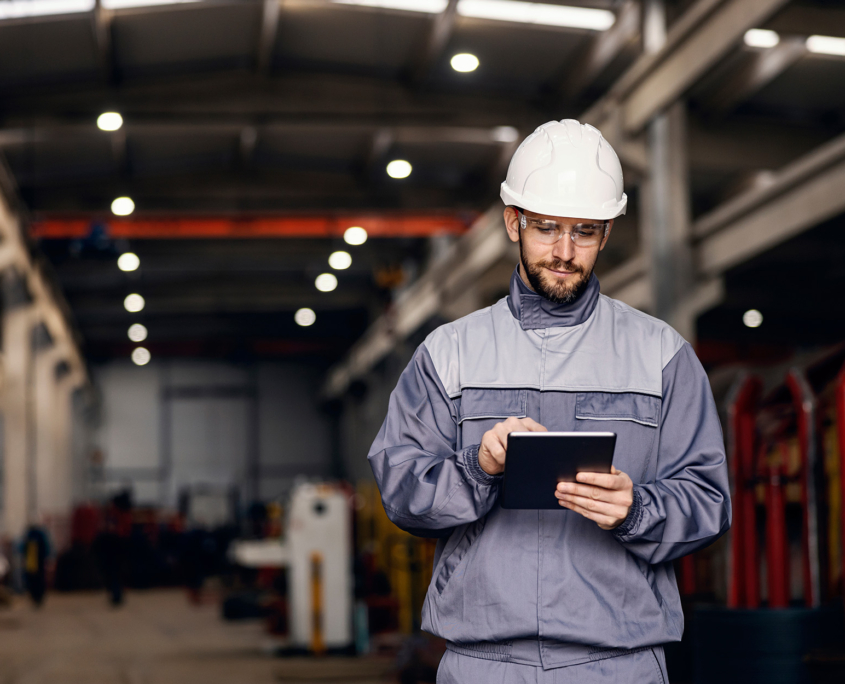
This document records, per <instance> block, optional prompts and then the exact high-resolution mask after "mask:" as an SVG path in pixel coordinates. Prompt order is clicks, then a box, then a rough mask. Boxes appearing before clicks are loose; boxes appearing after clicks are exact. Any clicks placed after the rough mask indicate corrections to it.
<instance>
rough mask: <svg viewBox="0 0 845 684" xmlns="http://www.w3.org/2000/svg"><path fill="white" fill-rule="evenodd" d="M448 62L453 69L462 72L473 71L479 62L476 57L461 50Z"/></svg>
mask: <svg viewBox="0 0 845 684" xmlns="http://www.w3.org/2000/svg"><path fill="white" fill-rule="evenodd" d="M449 63H450V64H451V65H452V68H453V69H454V70H455V71H460V72H461V73H462V74H465V73H468V72H470V71H475V70H476V69H477V68H478V64H479V62H478V57H476V56H475V55H471V54H470V53H468V52H462V53H460V54H458V55H455V56H454V57H452V59H451V61H450V62H449Z"/></svg>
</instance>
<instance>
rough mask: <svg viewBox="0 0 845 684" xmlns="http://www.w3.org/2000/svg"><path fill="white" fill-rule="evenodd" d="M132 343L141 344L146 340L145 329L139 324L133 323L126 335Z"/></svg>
mask: <svg viewBox="0 0 845 684" xmlns="http://www.w3.org/2000/svg"><path fill="white" fill-rule="evenodd" d="M126 334H127V335H129V339H130V340H132V341H133V342H143V341H144V340H146V339H147V327H146V326H144V325H141V324H140V323H133V324H132V325H130V326H129V330H128V331H127V333H126Z"/></svg>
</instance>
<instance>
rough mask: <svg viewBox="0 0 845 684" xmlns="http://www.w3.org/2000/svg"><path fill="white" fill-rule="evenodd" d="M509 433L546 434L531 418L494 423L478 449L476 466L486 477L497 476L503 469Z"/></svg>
mask: <svg viewBox="0 0 845 684" xmlns="http://www.w3.org/2000/svg"><path fill="white" fill-rule="evenodd" d="M511 432H548V430H547V429H546V428H544V427H543V426H542V425H540V423H538V422H537V421H536V420H532V419H531V418H508V419H507V420H506V421H504V422H502V423H496V424H495V425H494V426H493V428H492V429H490V430H488V431H487V432H485V433H484V436H483V437H482V438H481V446H480V447H479V448H478V465H480V466H481V469H482V470H483V471H484V472H485V473H487V474H488V475H498V474H499V473H501V472H502V471H503V470H504V469H505V456H507V453H508V435H509V434H510V433H511Z"/></svg>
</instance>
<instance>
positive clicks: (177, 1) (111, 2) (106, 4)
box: [102, 0, 199, 10]
mask: <svg viewBox="0 0 845 684" xmlns="http://www.w3.org/2000/svg"><path fill="white" fill-rule="evenodd" d="M189 2H199V0H102V5H103V9H109V10H116V9H129V8H130V7H152V6H153V5H182V4H185V3H189Z"/></svg>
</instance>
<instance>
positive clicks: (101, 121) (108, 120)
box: [97, 112, 123, 131]
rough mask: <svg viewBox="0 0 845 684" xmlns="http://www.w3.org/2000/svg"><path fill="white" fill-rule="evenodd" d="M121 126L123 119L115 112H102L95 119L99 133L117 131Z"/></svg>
mask: <svg viewBox="0 0 845 684" xmlns="http://www.w3.org/2000/svg"><path fill="white" fill-rule="evenodd" d="M121 126H123V117H122V116H121V115H120V114H118V113H117V112H103V113H102V114H100V116H98V117H97V128H99V129H100V130H101V131H117V130H120V127H121Z"/></svg>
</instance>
